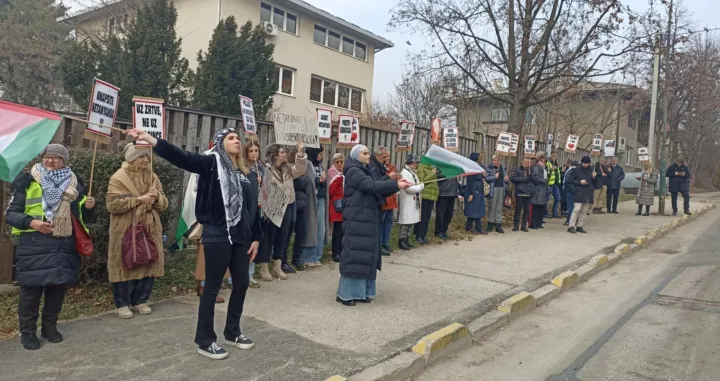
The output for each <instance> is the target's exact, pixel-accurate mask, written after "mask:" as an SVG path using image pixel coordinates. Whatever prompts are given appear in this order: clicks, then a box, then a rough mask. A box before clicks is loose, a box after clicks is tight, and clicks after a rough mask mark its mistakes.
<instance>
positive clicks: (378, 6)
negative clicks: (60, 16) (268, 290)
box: [66, 0, 720, 101]
mask: <svg viewBox="0 0 720 381" xmlns="http://www.w3.org/2000/svg"><path fill="white" fill-rule="evenodd" d="M305 1H307V2H308V3H311V4H312V5H314V6H316V7H318V8H321V9H324V10H326V11H328V12H330V13H332V14H334V15H336V16H339V17H342V18H344V19H345V20H347V21H350V22H352V23H354V24H357V25H359V26H360V27H362V28H364V29H367V30H370V31H371V32H373V33H375V34H379V35H380V36H383V37H385V38H387V39H389V40H390V41H392V42H393V43H394V44H395V47H394V48H390V49H386V50H384V51H382V52H380V53H378V55H377V56H376V59H375V81H374V82H375V83H374V92H373V93H374V98H375V99H378V100H380V101H385V100H386V98H387V94H388V93H391V92H392V91H393V90H394V84H395V83H397V82H398V81H399V79H400V76H401V73H402V65H403V62H404V61H405V57H406V55H407V54H408V53H418V52H420V51H421V50H422V48H423V46H424V44H425V40H424V38H423V36H419V35H412V34H409V33H399V32H388V22H389V21H390V13H391V10H392V9H393V8H394V6H395V4H396V3H397V0H305ZM682 1H683V2H684V4H685V5H686V6H687V8H688V9H689V10H690V12H692V14H693V18H694V19H695V20H696V21H697V23H698V25H699V26H700V27H705V26H707V27H708V28H716V27H720V19H718V15H720V0H682ZM66 2H67V3H69V4H70V5H71V6H73V8H74V9H73V10H76V9H77V6H76V5H77V4H78V3H81V4H82V3H85V4H87V2H88V0H70V1H67V0H66ZM623 4H627V5H629V6H631V7H632V8H634V9H637V10H638V11H641V10H644V9H645V8H647V4H648V0H623ZM406 41H410V43H411V44H412V45H408V44H406Z"/></svg>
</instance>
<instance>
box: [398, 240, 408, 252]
mask: <svg viewBox="0 0 720 381" xmlns="http://www.w3.org/2000/svg"><path fill="white" fill-rule="evenodd" d="M398 247H399V248H400V249H401V250H410V245H408V241H407V239H400V240H399V241H398Z"/></svg>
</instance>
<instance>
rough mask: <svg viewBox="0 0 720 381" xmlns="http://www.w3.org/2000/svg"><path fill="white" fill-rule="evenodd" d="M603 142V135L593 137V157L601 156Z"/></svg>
mask: <svg viewBox="0 0 720 381" xmlns="http://www.w3.org/2000/svg"><path fill="white" fill-rule="evenodd" d="M602 142H603V136H602V134H595V135H594V136H593V144H592V154H593V155H600V151H602Z"/></svg>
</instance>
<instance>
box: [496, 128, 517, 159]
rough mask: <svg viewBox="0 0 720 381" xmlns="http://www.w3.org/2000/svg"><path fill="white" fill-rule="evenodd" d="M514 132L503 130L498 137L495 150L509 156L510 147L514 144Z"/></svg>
mask: <svg viewBox="0 0 720 381" xmlns="http://www.w3.org/2000/svg"><path fill="white" fill-rule="evenodd" d="M512 138H513V134H511V133H507V132H501V133H500V135H498V137H497V145H496V146H495V152H496V153H498V154H499V155H503V156H508V155H510V147H511V145H512Z"/></svg>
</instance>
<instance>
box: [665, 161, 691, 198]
mask: <svg viewBox="0 0 720 381" xmlns="http://www.w3.org/2000/svg"><path fill="white" fill-rule="evenodd" d="M675 172H685V176H675ZM666 176H667V177H669V178H670V187H669V189H668V191H670V192H673V193H674V192H690V168H688V166H687V165H684V164H683V165H677V163H673V164H672V165H671V166H669V167H668V169H667V172H666Z"/></svg>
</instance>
